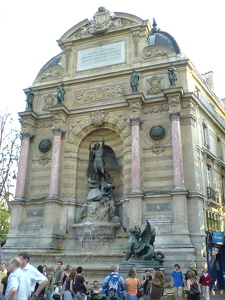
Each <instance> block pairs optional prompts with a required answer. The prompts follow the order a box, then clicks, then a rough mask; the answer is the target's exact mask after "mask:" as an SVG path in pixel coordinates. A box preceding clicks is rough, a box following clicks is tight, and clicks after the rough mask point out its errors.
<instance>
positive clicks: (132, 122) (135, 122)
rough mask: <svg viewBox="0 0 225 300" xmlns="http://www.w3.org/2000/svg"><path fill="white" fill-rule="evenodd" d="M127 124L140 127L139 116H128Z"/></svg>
mask: <svg viewBox="0 0 225 300" xmlns="http://www.w3.org/2000/svg"><path fill="white" fill-rule="evenodd" d="M129 122H130V125H131V126H140V125H141V123H142V120H141V117H140V116H139V115H132V116H129Z"/></svg>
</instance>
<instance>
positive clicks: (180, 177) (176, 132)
mask: <svg viewBox="0 0 225 300" xmlns="http://www.w3.org/2000/svg"><path fill="white" fill-rule="evenodd" d="M170 117H171V129H172V149H173V170H174V186H175V189H185V187H184V170H183V155H182V143H181V132H180V112H179V111H173V112H171V113H170Z"/></svg>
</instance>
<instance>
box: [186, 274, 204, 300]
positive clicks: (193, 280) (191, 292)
mask: <svg viewBox="0 0 225 300" xmlns="http://www.w3.org/2000/svg"><path fill="white" fill-rule="evenodd" d="M186 291H187V293H188V298H187V299H188V300H199V299H200V294H201V289H200V285H199V283H198V279H197V276H196V272H195V271H190V272H189V275H188V280H187V286H186Z"/></svg>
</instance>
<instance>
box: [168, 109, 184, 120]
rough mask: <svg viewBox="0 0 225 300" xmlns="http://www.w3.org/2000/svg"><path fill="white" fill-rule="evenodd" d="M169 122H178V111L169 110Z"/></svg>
mask: <svg viewBox="0 0 225 300" xmlns="http://www.w3.org/2000/svg"><path fill="white" fill-rule="evenodd" d="M169 115H170V119H171V121H180V117H181V116H180V110H169Z"/></svg>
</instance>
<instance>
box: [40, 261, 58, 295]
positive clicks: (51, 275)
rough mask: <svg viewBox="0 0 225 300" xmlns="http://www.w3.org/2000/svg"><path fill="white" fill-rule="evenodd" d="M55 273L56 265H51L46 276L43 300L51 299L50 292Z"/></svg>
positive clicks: (52, 289)
mask: <svg viewBox="0 0 225 300" xmlns="http://www.w3.org/2000/svg"><path fill="white" fill-rule="evenodd" d="M55 273H56V267H51V268H50V272H49V274H48V276H47V279H48V283H47V284H46V286H45V291H44V297H43V298H44V299H45V300H51V299H52V292H53V291H54V283H55Z"/></svg>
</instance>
